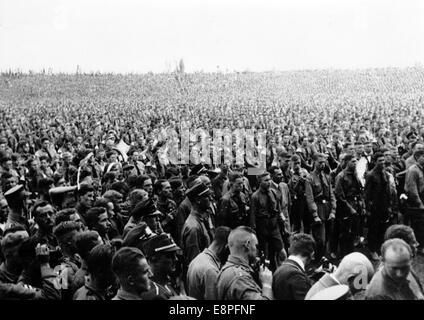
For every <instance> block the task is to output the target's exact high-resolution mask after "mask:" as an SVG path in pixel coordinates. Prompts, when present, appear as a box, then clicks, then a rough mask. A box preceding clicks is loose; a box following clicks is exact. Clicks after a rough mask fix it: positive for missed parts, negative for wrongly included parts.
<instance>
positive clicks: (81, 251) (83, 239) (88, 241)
mask: <svg viewBox="0 0 424 320" xmlns="http://www.w3.org/2000/svg"><path fill="white" fill-rule="evenodd" d="M98 244H103V240H102V238H101V237H100V235H99V233H98V232H97V231H93V230H91V231H83V232H80V233H78V234H77V235H76V236H75V248H76V251H77V254H78V255H79V256H80V258H81V260H83V261H85V262H87V259H88V256H89V254H90V251H91V249H93V248H94V247H95V246H97V245H98Z"/></svg>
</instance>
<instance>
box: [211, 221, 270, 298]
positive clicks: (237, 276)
mask: <svg viewBox="0 0 424 320" xmlns="http://www.w3.org/2000/svg"><path fill="white" fill-rule="evenodd" d="M257 245H258V240H257V238H256V236H255V232H254V231H253V230H252V229H251V228H249V227H245V226H241V227H238V228H236V229H234V230H233V231H231V233H230V235H229V236H228V246H229V249H230V256H229V257H228V260H227V263H226V264H225V265H224V266H223V267H222V269H221V271H220V272H219V274H218V280H217V300H270V299H272V273H271V271H270V270H269V269H268V268H267V267H266V266H263V267H261V269H260V272H259V280H260V282H261V284H258V283H257V282H255V280H254V271H253V269H252V267H251V264H253V263H254V262H255V261H256V258H257V248H256V247H257ZM260 285H261V286H262V288H261V286H260Z"/></svg>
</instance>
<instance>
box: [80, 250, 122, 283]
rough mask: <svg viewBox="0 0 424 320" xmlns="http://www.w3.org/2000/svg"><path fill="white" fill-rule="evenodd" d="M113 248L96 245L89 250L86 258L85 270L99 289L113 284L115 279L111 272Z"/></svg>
mask: <svg viewBox="0 0 424 320" xmlns="http://www.w3.org/2000/svg"><path fill="white" fill-rule="evenodd" d="M114 253H115V250H114V248H113V247H112V246H111V245H109V244H98V245H96V246H95V247H94V248H93V249H91V251H90V253H89V254H88V258H87V269H88V273H89V274H90V278H91V279H92V281H93V282H95V283H96V284H97V286H98V287H100V288H101V289H106V288H108V287H109V286H111V285H113V284H115V282H116V277H115V274H114V273H113V271H112V258H113V255H114Z"/></svg>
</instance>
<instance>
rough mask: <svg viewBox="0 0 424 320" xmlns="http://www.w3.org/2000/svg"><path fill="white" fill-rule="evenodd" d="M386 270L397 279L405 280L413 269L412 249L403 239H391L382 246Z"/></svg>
mask: <svg viewBox="0 0 424 320" xmlns="http://www.w3.org/2000/svg"><path fill="white" fill-rule="evenodd" d="M381 255H382V257H383V264H384V270H385V271H386V273H387V274H388V275H389V276H390V277H391V278H392V279H393V280H395V281H399V282H401V281H404V280H405V279H406V278H407V277H408V275H409V272H410V270H411V262H412V250H411V247H410V246H409V245H408V244H407V243H406V242H405V241H403V240H401V239H396V238H395V239H390V240H387V241H386V242H384V243H383V245H382V246H381Z"/></svg>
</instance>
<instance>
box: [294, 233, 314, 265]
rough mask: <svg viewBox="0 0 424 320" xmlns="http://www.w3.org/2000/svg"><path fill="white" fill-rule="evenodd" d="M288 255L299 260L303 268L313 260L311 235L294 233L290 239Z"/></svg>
mask: <svg viewBox="0 0 424 320" xmlns="http://www.w3.org/2000/svg"><path fill="white" fill-rule="evenodd" d="M289 254H290V255H293V256H297V257H299V258H301V259H302V260H303V261H304V263H305V266H306V265H307V264H308V263H309V262H311V261H312V260H313V259H314V254H315V241H314V239H313V238H312V236H311V235H309V234H306V233H296V234H294V235H293V236H292V237H291V239H290V247H289Z"/></svg>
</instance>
